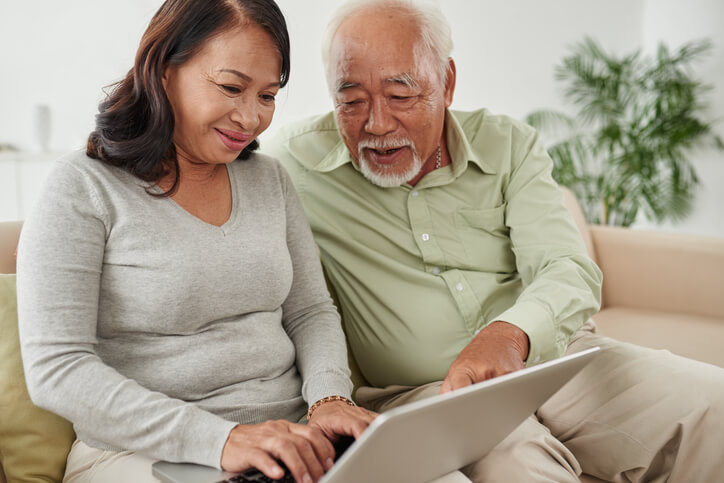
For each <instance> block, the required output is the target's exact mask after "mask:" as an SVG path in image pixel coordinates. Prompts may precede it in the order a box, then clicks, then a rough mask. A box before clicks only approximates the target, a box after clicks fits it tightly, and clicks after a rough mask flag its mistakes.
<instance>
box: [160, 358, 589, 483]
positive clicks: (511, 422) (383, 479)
mask: <svg viewBox="0 0 724 483" xmlns="http://www.w3.org/2000/svg"><path fill="white" fill-rule="evenodd" d="M598 351H599V348H598V347H594V348H591V349H587V350H585V351H581V352H578V353H575V354H570V355H567V356H564V357H561V358H558V359H554V360H552V361H548V362H544V363H542V364H539V365H537V366H533V367H529V368H526V369H522V370H520V371H517V372H514V373H512V374H506V375H504V376H500V377H496V378H494V379H490V380H487V381H484V382H480V383H477V384H473V385H472V386H468V387H465V388H462V389H458V390H456V391H453V392H450V393H446V394H442V395H438V396H434V397H431V398H428V399H425V400H422V401H416V402H412V403H409V404H406V405H404V406H401V407H398V408H394V409H391V410H389V411H386V412H384V413H382V414H381V415H380V416H378V417H377V418H376V419H375V420H374V421H373V422H372V424H370V425H369V427H368V428H367V429H366V430H365V432H364V433H362V436H360V438H359V439H358V440H357V441H354V442H353V443H352V444H351V445H350V446H349V447H348V448H347V449H346V451H345V452H344V453H343V454H342V455H341V456H340V457H339V458H338V459H337V461H336V462H335V464H334V466H332V468H331V469H330V470H329V471H328V472H327V473H326V474H325V475H324V477H323V478H322V480H321V483H369V482H370V481H374V482H377V483H399V482H401V481H406V482H420V483H423V482H428V481H431V480H434V479H436V478H438V477H440V476H443V475H446V474H448V473H450V472H452V471H454V470H456V469H458V468H462V467H463V466H465V465H467V464H470V463H472V462H473V461H476V460H478V459H480V458H481V457H483V456H484V455H486V454H487V453H488V452H489V451H490V450H491V449H493V448H494V447H495V446H496V445H497V444H498V443H499V442H500V441H502V440H503V439H504V438H505V437H506V436H507V435H508V434H510V433H511V432H512V431H513V430H514V429H515V428H516V427H518V426H519V425H520V424H521V423H522V422H523V421H524V420H525V419H526V418H527V417H528V416H530V415H531V414H533V413H534V412H535V411H536V410H537V409H538V407H540V406H541V405H542V404H543V403H544V402H545V401H546V400H548V398H550V397H551V396H552V395H553V394H554V393H555V392H557V391H558V389H560V388H561V387H562V386H563V385H564V384H565V383H566V382H568V381H569V380H570V379H571V378H572V377H573V376H574V375H576V373H578V371H580V370H581V369H582V368H583V367H584V366H585V365H586V364H588V363H589V362H590V361H591V359H592V358H593V357H595V355H596V353H597V352H598ZM153 475H154V476H155V477H156V478H158V479H159V480H161V481H162V482H164V483H216V482H222V481H226V480H231V481H241V482H243V481H275V480H271V479H267V478H266V477H265V476H263V475H262V474H261V473H259V472H256V470H250V472H245V473H243V474H242V475H244V476H236V477H235V475H236V474H233V473H227V472H224V471H221V470H218V469H215V468H209V467H206V466H200V465H194V464H186V463H169V462H165V461H159V462H156V463H154V464H153ZM288 476H289V477H290V475H288ZM245 478H247V479H245ZM289 481H292V480H291V478H289Z"/></svg>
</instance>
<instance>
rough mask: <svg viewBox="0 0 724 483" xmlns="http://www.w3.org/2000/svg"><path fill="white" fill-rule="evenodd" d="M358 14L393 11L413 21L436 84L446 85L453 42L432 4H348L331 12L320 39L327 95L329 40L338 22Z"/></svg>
mask: <svg viewBox="0 0 724 483" xmlns="http://www.w3.org/2000/svg"><path fill="white" fill-rule="evenodd" d="M362 10H366V11H368V10H372V11H374V10H385V11H397V12H400V13H402V14H404V15H407V16H409V17H410V18H412V19H414V20H415V21H416V22H417V25H418V27H419V29H420V31H419V35H420V45H419V48H420V49H422V50H421V52H425V53H429V54H432V58H433V60H434V62H435V64H436V67H437V70H438V76H439V78H440V80H442V81H443V83H446V82H447V77H448V60H449V58H450V53H451V52H452V49H453V41H452V35H451V32H450V25H449V24H448V22H447V19H445V16H444V15H443V13H442V11H441V10H440V8H439V7H438V6H437V5H436V4H435V3H432V2H430V1H422V0H350V1H348V2H346V3H344V4H343V5H342V6H341V7H339V8H338V9H337V10H336V11H335V12H334V14H333V15H332V18H331V20H330V21H329V23H328V24H327V29H326V30H325V32H324V37H322V63H323V64H324V71H325V73H326V76H327V84H328V86H329V89H330V91H332V90H333V89H334V87H335V80H334V78H333V71H332V69H333V66H331V65H329V60H330V59H329V57H330V51H331V49H332V39H333V38H334V34H335V33H337V29H339V26H340V25H341V24H342V22H344V21H345V20H346V19H347V18H349V17H351V16H353V15H354V14H356V13H359V12H361V11H362Z"/></svg>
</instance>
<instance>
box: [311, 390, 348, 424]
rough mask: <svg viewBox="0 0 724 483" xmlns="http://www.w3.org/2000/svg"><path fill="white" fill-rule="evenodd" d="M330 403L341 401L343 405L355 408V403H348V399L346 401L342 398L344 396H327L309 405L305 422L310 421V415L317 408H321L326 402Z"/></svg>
mask: <svg viewBox="0 0 724 483" xmlns="http://www.w3.org/2000/svg"><path fill="white" fill-rule="evenodd" d="M330 401H342V402H343V403H346V404H347V405H349V406H356V404H355V403H353V402H352V401H350V400H349V399H347V398H346V397H344V396H327V397H323V398H322V399H320V400H319V401H317V402H315V403H314V404H312V405H311V407H310V408H309V411H307V420H310V419H312V414H314V411H315V410H316V409H317V408H318V407H319V406H321V405H322V404H324V403H326V402H330Z"/></svg>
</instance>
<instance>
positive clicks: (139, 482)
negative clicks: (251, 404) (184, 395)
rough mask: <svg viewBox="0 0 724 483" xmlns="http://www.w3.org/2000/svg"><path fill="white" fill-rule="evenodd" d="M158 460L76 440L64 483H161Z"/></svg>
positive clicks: (450, 482)
mask: <svg viewBox="0 0 724 483" xmlns="http://www.w3.org/2000/svg"><path fill="white" fill-rule="evenodd" d="M304 420H305V421H306V415H305V417H304ZM156 461H157V460H155V459H152V458H148V457H146V456H143V455H140V454H138V453H134V452H132V451H118V452H117V451H104V450H102V449H96V448H91V447H90V446H88V445H87V444H85V443H83V442H82V441H78V440H76V441H75V442H74V443H73V447H72V448H71V450H70V454H69V455H68V463H67V465H66V468H65V477H64V478H63V483H90V482H97V483H160V481H159V480H158V479H156V478H154V477H153V476H152V475H151V465H152V464H153V463H155V462H156ZM469 482H470V480H469V479H468V478H466V477H465V476H464V475H463V474H462V473H460V472H459V471H453V472H452V473H448V474H447V475H444V476H441V477H440V478H438V479H436V480H435V481H434V482H431V483H469Z"/></svg>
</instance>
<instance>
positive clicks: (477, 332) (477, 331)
mask: <svg viewBox="0 0 724 483" xmlns="http://www.w3.org/2000/svg"><path fill="white" fill-rule="evenodd" d="M481 330H483V329H478V330H476V331H475V335H478V334H479V333H480V331H481Z"/></svg>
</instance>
